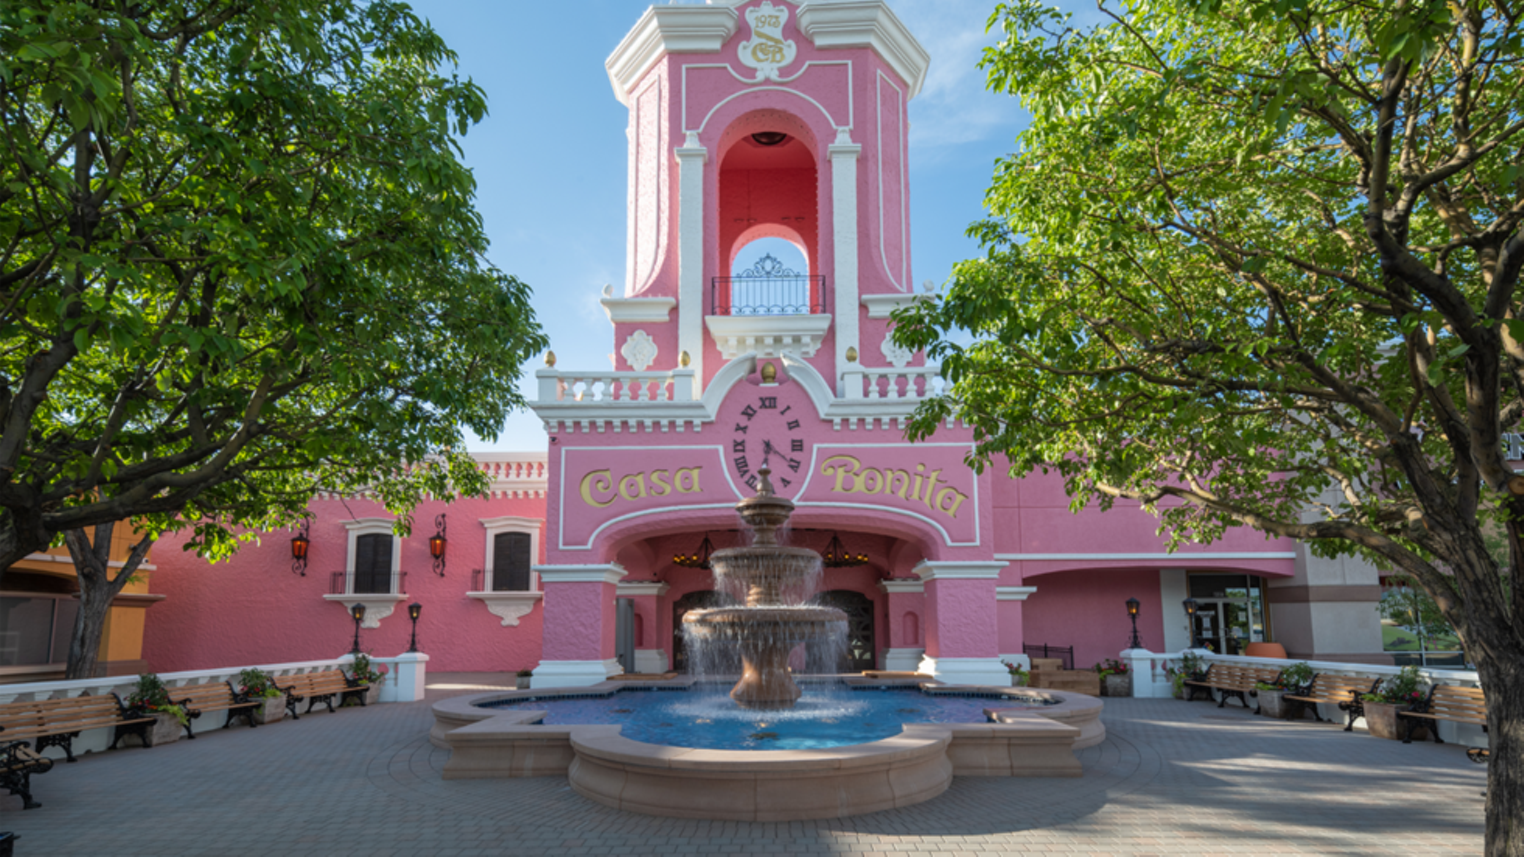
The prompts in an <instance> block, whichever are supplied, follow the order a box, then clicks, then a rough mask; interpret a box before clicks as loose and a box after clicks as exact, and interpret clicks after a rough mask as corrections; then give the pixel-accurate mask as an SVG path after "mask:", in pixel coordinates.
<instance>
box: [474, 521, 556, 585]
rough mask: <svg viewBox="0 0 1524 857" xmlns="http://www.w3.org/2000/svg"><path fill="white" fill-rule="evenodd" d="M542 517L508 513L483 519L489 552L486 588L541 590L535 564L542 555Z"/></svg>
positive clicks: (485, 568)
mask: <svg viewBox="0 0 1524 857" xmlns="http://www.w3.org/2000/svg"><path fill="white" fill-rule="evenodd" d="M541 523H542V521H541V520H540V519H539V518H520V517H515V516H505V517H501V518H487V519H483V520H482V522H481V524H482V527H483V528H484V529H485V530H486V531H487V545H486V548H487V552H486V556H485V559H484V566H485V567H484V568H483V569H482V578H483V580H482V589H484V590H486V591H488V592H537V591H539V588H540V585H539V584H540V580H539V578H540V576H539V575H538V574H536V573H535V572H534V564H535V563H536V562H538V561H539V557H540V525H541Z"/></svg>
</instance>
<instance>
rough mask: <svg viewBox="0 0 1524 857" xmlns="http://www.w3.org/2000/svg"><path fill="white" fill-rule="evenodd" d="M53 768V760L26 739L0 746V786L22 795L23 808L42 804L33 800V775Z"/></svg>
mask: <svg viewBox="0 0 1524 857" xmlns="http://www.w3.org/2000/svg"><path fill="white" fill-rule="evenodd" d="M69 761H71V762H72V761H74V760H73V759H70V760H69ZM51 770H53V760H52V759H49V758H48V757H46V756H43V755H40V754H38V753H36V752H35V751H33V750H32V749H31V747H30V745H29V743H28V742H26V741H12V742H10V743H9V744H5V745H3V746H0V786H3V787H4V788H6V789H8V790H9V791H10V793H11V794H13V795H20V796H21V806H22V808H23V809H36V808H37V807H39V806H42V804H40V803H38V802H37V801H35V800H32V775H33V774H46V773H47V772H48V771H51Z"/></svg>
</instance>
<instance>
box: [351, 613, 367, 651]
mask: <svg viewBox="0 0 1524 857" xmlns="http://www.w3.org/2000/svg"><path fill="white" fill-rule="evenodd" d="M349 615H351V616H353V617H354V618H355V646H354V648H353V649H350V650H349V653H350V654H351V655H358V654H359V653H360V620H361V619H364V618H365V605H364V604H360V603H358V602H356V603H355V604H354V606H352V607H350V608H349Z"/></svg>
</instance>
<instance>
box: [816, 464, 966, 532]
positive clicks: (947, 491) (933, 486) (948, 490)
mask: <svg viewBox="0 0 1524 857" xmlns="http://www.w3.org/2000/svg"><path fill="white" fill-rule="evenodd" d="M820 475H822V476H829V477H831V478H832V479H833V480H835V481H834V482H833V483H832V484H831V490H832V491H833V492H837V493H841V494H877V495H880V496H891V495H892V496H895V497H898V498H900V499H901V500H914V501H918V502H921V503H924V504H926V508H928V509H931V510H932V511H934V512H942V513H944V514H946V515H947V517H949V518H956V517H958V509H959V508H961V507H962V506H963V501H964V500H967V499H968V495H967V494H964V493H963V492H961V491H959V490H958V489H956V488H953V487H952V486H950V485H948V484H947V483H946V482H945V481H944V480H943V479H942V471H940V470H933V471H931V472H929V473H928V472H926V465H924V464H917V465H916V466H915V473H913V474H912V473H911V472H910V471H908V470H890V469H887V468H886V469H884V470H879V469H877V468H874V467H863V463H862V462H861V461H859V460H857V459H856V458H853V457H852V456H850V455H833V456H831V457H830V458H827V459H826V460H825V461H824V462H823V463H822V464H821V465H820Z"/></svg>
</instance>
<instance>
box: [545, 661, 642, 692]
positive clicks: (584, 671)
mask: <svg viewBox="0 0 1524 857" xmlns="http://www.w3.org/2000/svg"><path fill="white" fill-rule="evenodd" d="M622 672H624V667H621V666H620V665H619V659H618V658H609V659H608V660H606V661H540V665H539V666H537V667H535V668H534V676H533V677H531V678H530V679H529V687H530V688H531V689H538V688H542V687H587V686H588V685H593V684H598V683H599V682H604V681H608V680H609V679H610V678H611V677H613V676H616V675H619V674H620V673H622Z"/></svg>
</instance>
